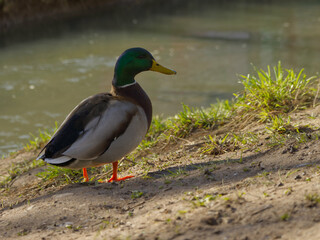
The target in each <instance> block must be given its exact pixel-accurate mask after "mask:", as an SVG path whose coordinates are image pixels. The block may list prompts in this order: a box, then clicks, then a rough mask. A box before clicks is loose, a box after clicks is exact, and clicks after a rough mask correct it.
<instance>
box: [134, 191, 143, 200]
mask: <svg viewBox="0 0 320 240" xmlns="http://www.w3.org/2000/svg"><path fill="white" fill-rule="evenodd" d="M142 195H143V192H142V191H138V190H135V191H132V193H131V198H132V199H136V198H140V197H142Z"/></svg>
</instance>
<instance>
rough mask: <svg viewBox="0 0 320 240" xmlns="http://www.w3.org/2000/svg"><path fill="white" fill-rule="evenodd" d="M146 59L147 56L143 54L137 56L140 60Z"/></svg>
mask: <svg viewBox="0 0 320 240" xmlns="http://www.w3.org/2000/svg"><path fill="white" fill-rule="evenodd" d="M146 57H147V55H144V54H143V55H139V56H138V58H140V59H143V58H146Z"/></svg>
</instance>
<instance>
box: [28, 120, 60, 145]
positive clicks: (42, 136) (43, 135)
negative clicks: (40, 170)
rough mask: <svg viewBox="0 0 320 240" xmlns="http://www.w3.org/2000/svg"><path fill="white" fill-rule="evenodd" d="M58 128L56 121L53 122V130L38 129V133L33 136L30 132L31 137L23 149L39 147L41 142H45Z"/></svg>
mask: <svg viewBox="0 0 320 240" xmlns="http://www.w3.org/2000/svg"><path fill="white" fill-rule="evenodd" d="M57 129H58V123H57V122H55V127H54V129H53V130H47V129H46V130H40V129H39V135H38V136H35V135H33V134H32V133H30V136H31V137H32V139H31V140H30V141H29V143H27V144H26V145H25V146H24V149H25V150H26V151H32V150H36V149H39V148H40V147H41V144H44V143H46V142H48V141H49V140H50V139H51V137H52V135H53V134H54V133H55V132H56V131H57Z"/></svg>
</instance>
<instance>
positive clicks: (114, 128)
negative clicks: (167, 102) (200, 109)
mask: <svg viewBox="0 0 320 240" xmlns="http://www.w3.org/2000/svg"><path fill="white" fill-rule="evenodd" d="M149 70H151V71H156V72H160V73H164V74H169V75H171V74H176V72H175V71H173V70H170V69H168V68H165V67H163V66H161V65H160V64H158V63H157V62H156V61H155V59H154V57H153V56H152V55H151V53H149V52H148V51H147V50H145V49H143V48H130V49H128V50H126V51H125V52H123V53H122V54H121V55H120V57H119V58H118V60H117V63H116V65H115V70H114V77H113V80H112V87H111V92H110V93H99V94H96V95H94V96H91V97H88V98H87V99H85V100H83V101H82V102H81V103H80V104H79V105H78V106H76V107H75V108H74V109H73V110H72V111H71V113H70V114H69V115H68V116H67V117H66V119H65V120H64V121H63V123H62V124H61V126H60V127H59V128H58V130H57V131H56V133H55V134H54V135H53V136H52V138H51V140H50V141H49V142H48V143H47V145H46V146H45V147H44V148H43V149H42V150H41V152H40V153H39V155H38V158H37V159H43V160H44V161H46V162H47V163H50V164H52V165H56V166H59V167H66V168H71V169H79V168H82V169H83V177H84V181H86V182H88V181H89V177H88V174H87V169H86V168H88V167H97V166H101V165H104V164H107V163H112V164H113V175H112V177H111V178H110V179H109V181H108V182H112V181H120V180H124V179H127V178H131V177H133V176H126V177H122V178H118V176H117V171H118V161H119V160H121V159H122V158H123V157H124V156H126V155H127V154H128V153H130V152H131V151H133V150H134V149H135V148H136V147H137V146H138V145H139V144H140V142H141V141H142V139H143V138H144V137H145V135H146V133H147V131H148V129H149V127H150V124H151V120H152V105H151V101H150V99H149V97H148V95H147V94H146V93H145V91H144V90H143V89H142V88H141V86H140V85H139V84H138V83H137V82H136V81H135V79H134V78H135V76H136V75H137V74H138V73H140V72H143V71H149Z"/></svg>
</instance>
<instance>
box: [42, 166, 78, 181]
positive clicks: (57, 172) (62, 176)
mask: <svg viewBox="0 0 320 240" xmlns="http://www.w3.org/2000/svg"><path fill="white" fill-rule="evenodd" d="M36 176H38V177H40V178H42V179H43V180H44V181H49V180H53V179H54V180H56V181H58V182H61V183H76V182H80V181H81V180H82V178H81V177H82V170H73V169H68V168H61V167H56V166H49V167H48V168H47V169H46V170H45V171H43V172H39V173H38V174H37V175H36Z"/></svg>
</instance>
